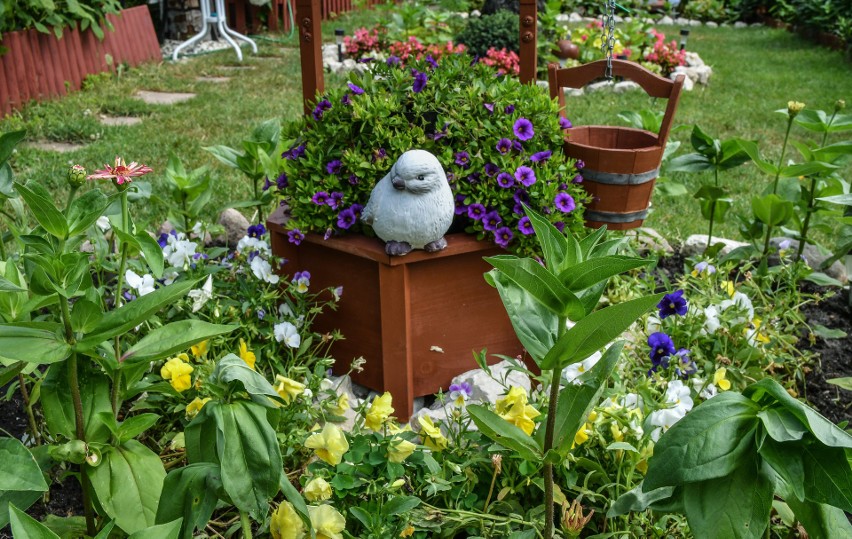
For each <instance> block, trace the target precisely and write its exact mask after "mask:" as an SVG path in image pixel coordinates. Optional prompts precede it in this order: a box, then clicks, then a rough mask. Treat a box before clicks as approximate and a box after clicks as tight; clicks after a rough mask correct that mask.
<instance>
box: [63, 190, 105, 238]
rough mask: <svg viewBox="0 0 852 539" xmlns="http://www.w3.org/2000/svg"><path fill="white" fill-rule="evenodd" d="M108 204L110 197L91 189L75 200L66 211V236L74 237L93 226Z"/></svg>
mask: <svg viewBox="0 0 852 539" xmlns="http://www.w3.org/2000/svg"><path fill="white" fill-rule="evenodd" d="M110 202H111V199H110V197H108V196H106V195H105V194H103V193H102V192H101V191H100V190H99V189H92V190H91V191H87V192H85V193H84V194H83V195H81V196H79V197H77V198H75V199H74V201H73V202H71V207H70V208H69V209H68V217H67V218H68V235H69V236H76V235H77V234H83V233H85V232H86V231H87V230H88V229H89V227H90V226H92V225H93V224H95V221H97V220H98V217H100V216H101V215H103V212H104V210H106V209H107V208H108V207H109V205H110Z"/></svg>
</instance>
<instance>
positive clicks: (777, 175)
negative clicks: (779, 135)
mask: <svg viewBox="0 0 852 539" xmlns="http://www.w3.org/2000/svg"><path fill="white" fill-rule="evenodd" d="M792 127H793V116H790V118H789V119H788V120H787V132H786V133H784V144H782V145H781V157H779V158H778V171H777V172H776V173H775V181H773V182H772V194H773V195H774V194H776V191H778V178H780V177H781V167H782V166H783V165H784V153H785V152H786V151H787V139H788V138H790V128H792Z"/></svg>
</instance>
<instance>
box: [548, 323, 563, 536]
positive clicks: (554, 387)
mask: <svg viewBox="0 0 852 539" xmlns="http://www.w3.org/2000/svg"><path fill="white" fill-rule="evenodd" d="M566 322H567V319H566V318H565V317H564V316H560V317H559V318H558V322H557V323H558V324H559V325H558V326H557V327H556V340H557V341H558V340H559V338H560V337H562V334H563V333H565V323H566ZM561 379H562V372H561V371H560V370H559V368H558V367H557V368H555V369H553V371H552V372H551V375H550V401H548V403H547V423H546V424H545V430H544V447H543V448H542V450H543V451H544V454H545V455H546V454H547V452H548V451H550V450H551V449H553V434H554V433H553V431H554V430H556V404H557V401H558V400H559V382H560V381H561ZM553 515H554V510H553V464H551V463H550V461H546V462H545V463H544V537H545V539H551V538H552V537H553Z"/></svg>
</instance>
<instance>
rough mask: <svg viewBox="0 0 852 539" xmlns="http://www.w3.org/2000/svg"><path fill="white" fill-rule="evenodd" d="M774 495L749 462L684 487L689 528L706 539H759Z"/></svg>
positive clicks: (766, 476)
mask: <svg viewBox="0 0 852 539" xmlns="http://www.w3.org/2000/svg"><path fill="white" fill-rule="evenodd" d="M714 399H715V397H714ZM707 402H712V400H711V401H707ZM687 417H688V415H687ZM675 426H677V425H675ZM669 432H671V431H669ZM651 460H653V457H652V459H651ZM772 494H773V483H772V478H771V476H770V475H769V474H768V473H767V472H766V471H764V470H761V469H760V468H759V464H757V463H756V462H755V461H754V460H753V459H747V460H746V461H745V462H744V463H743V465H742V466H740V467H739V468H737V469H735V470H732V473H730V474H728V475H725V476H722V477H717V478H714V479H708V480H705V481H700V482H697V483H688V484H686V485H685V486H684V490H683V501H684V508H685V510H686V518H687V520H688V521H689V527H690V529H691V530H692V532H693V533H694V534H695V536H696V537H702V538H706V539H760V538H761V537H763V532H764V530H766V527H767V526H768V525H769V513H770V511H771V510H772Z"/></svg>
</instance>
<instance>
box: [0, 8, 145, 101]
mask: <svg viewBox="0 0 852 539" xmlns="http://www.w3.org/2000/svg"><path fill="white" fill-rule="evenodd" d="M107 19H108V20H109V21H110V23H112V25H113V28H114V31H108V30H107V31H105V32H104V34H105V36H104V40H103V41H99V40H98V39H97V38H96V37H95V35H94V34H93V33H92V32H90V31H86V32H80V31H79V30H78V29H77V28H76V27H75V28H73V29H71V28H66V29H65V30H64V32H63V36H62V39H56V37H55V36H54V35H53V34H52V33H51V34H42V33H41V32H38V31H36V30H34V29H30V30H19V31H16V32H9V33H7V34H3V39H2V40H0V44H2V45H3V46H4V47H6V48H8V52H7V53H6V54H4V55H3V56H0V116H4V115H6V114H8V113H10V112H12V111H13V110H15V109H18V108H21V107H22V106H23V105H24V104H26V103H27V102H28V101H30V100H33V99H37V100H41V99H48V98H51V97H57V96H60V95H65V94H66V93H68V92H69V91H70V90H79V89H80V86H81V85H82V83H83V79H84V78H86V76H87V75H91V74H93V73H100V72H102V71H108V70H109V69H111V66H109V65H107V62H106V55H107V54H109V55H110V56H112V61H113V64H112V68H114V67H115V66H116V65H118V64H120V63H127V64H129V65H132V66H133V65H138V64H140V63H142V62H146V61H150V60H158V59H160V57H161V56H160V45H159V44H158V43H157V36H156V34H155V33H154V25H153V23H152V22H151V15H150V13H149V12H148V6H146V5H142V6H137V7H133V8H129V9H125V10H123V11H122V12H121V13H120V14H119V15H108V16H107Z"/></svg>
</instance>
